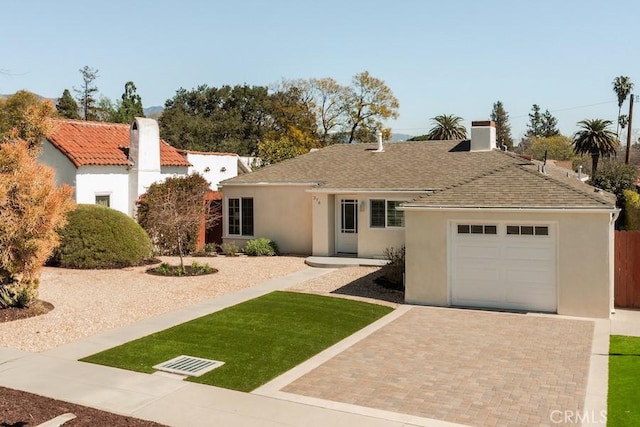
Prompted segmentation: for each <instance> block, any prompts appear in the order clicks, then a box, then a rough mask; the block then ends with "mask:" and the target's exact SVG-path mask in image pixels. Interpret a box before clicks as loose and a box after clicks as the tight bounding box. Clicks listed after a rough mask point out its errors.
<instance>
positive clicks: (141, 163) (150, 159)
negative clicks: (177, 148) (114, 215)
mask: <svg viewBox="0 0 640 427" xmlns="http://www.w3.org/2000/svg"><path fill="white" fill-rule="evenodd" d="M129 161H130V162H131V169H130V170H129V212H130V213H131V215H132V216H133V214H135V202H136V200H138V197H139V196H140V195H142V194H144V193H146V192H147V188H148V187H149V186H150V185H151V184H153V183H154V182H155V181H158V180H159V179H160V177H161V175H160V129H159V128H158V122H157V121H155V120H153V119H145V118H141V117H136V118H135V119H134V120H133V123H131V127H130V128H129Z"/></svg>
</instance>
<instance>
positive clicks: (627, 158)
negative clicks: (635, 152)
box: [624, 94, 633, 165]
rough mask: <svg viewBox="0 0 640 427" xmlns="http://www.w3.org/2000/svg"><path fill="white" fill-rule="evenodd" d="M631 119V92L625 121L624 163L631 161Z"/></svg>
mask: <svg viewBox="0 0 640 427" xmlns="http://www.w3.org/2000/svg"><path fill="white" fill-rule="evenodd" d="M632 121H633V94H631V99H630V100H629V123H627V156H626V157H625V159H624V163H625V164H627V165H628V164H629V162H630V161H631V123H632Z"/></svg>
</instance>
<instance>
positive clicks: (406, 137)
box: [391, 133, 413, 142]
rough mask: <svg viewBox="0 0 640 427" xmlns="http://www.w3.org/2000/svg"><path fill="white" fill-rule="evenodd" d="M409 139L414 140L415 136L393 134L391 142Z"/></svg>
mask: <svg viewBox="0 0 640 427" xmlns="http://www.w3.org/2000/svg"><path fill="white" fill-rule="evenodd" d="M409 138H413V135H407V134H404V133H392V134H391V142H398V141H406V140H408V139H409Z"/></svg>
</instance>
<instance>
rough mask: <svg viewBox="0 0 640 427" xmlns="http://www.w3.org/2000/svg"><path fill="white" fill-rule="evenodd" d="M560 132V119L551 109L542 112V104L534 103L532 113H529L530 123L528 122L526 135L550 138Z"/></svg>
mask: <svg viewBox="0 0 640 427" xmlns="http://www.w3.org/2000/svg"><path fill="white" fill-rule="evenodd" d="M559 134H560V131H559V130H558V119H556V118H555V117H554V116H553V115H552V114H551V112H549V110H545V112H544V113H541V112H540V106H539V105H538V104H533V106H532V107H531V113H529V123H528V124H527V132H526V133H525V135H526V136H528V137H535V138H550V137H552V136H556V135H559Z"/></svg>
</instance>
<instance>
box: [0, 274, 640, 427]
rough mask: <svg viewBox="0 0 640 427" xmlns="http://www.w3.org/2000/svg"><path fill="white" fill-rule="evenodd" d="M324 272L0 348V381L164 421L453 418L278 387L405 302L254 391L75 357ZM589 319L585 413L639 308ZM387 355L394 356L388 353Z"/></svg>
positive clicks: (596, 400) (387, 422) (636, 322)
mask: <svg viewBox="0 0 640 427" xmlns="http://www.w3.org/2000/svg"><path fill="white" fill-rule="evenodd" d="M330 271H332V270H330V269H314V268H309V269H306V270H302V271H299V272H296V273H293V274H291V275H288V276H286V277H283V278H278V279H273V280H269V281H267V282H264V283H262V284H260V285H258V286H255V287H252V288H248V289H244V290H242V291H239V292H236V293H234V294H229V295H226V296H224V297H221V298H218V299H215V300H211V301H207V302H205V303H202V304H199V305H197V306H193V307H188V308H185V309H182V310H178V311H175V312H172V313H166V314H164V315H161V316H158V317H155V318H152V319H148V320H145V321H143V322H139V323H136V324H133V325H129V326H126V327H121V328H118V329H114V330H112V331H107V332H105V333H103V334H100V335H97V336H94V337H90V338H87V339H83V340H80V341H77V342H74V343H70V344H67V345H64V346H62V347H59V348H56V349H53V350H49V351H47V352H44V353H39V354H32V353H27V352H23V351H20V350H15V349H9V348H0V385H2V386H5V387H10V388H14V389H18V390H24V391H28V392H32V393H36V394H39V395H43V396H47V397H51V398H55V399H60V400H64V401H68V402H72V403H77V404H81V405H86V406H90V407H94V408H98V409H102V410H106V411H109V412H114V413H117V414H122V415H128V416H133V417H138V418H143V419H148V420H152V421H156V422H159V423H163V424H167V425H171V426H214V425H215V426H217V425H233V426H266V427H272V426H273V427H277V426H326V425H331V426H338V427H340V426H345V427H358V426H373V427H377V426H381V427H382V426H389V427H401V426H407V427H408V426H436V427H451V426H456V425H459V424H454V423H449V422H445V421H439V420H434V419H430V418H424V417H420V416H412V415H407V414H402V413H398V412H391V411H386V410H382V409H379V408H366V407H363V406H358V405H351V404H346V403H340V402H331V401H328V400H324V399H312V398H298V399H288V398H287V397H286V394H287V393H281V392H278V390H282V389H283V388H284V387H285V386H286V385H287V384H288V383H290V382H292V381H293V380H294V379H295V378H297V377H299V376H300V375H301V374H302V373H304V372H309V371H310V370H312V369H314V368H315V367H318V366H320V365H322V364H324V363H325V362H326V361H327V360H330V359H331V358H332V357H334V356H336V355H338V354H340V353H342V352H343V351H345V350H347V349H349V348H351V347H353V346H354V345H356V344H357V343H358V342H360V341H362V340H364V339H365V338H366V337H368V336H369V335H371V334H373V333H376V331H379V330H381V329H384V328H385V327H387V326H388V325H389V324H390V323H392V322H393V321H395V320H397V319H398V318H399V317H401V316H403V315H404V314H406V313H407V312H408V311H410V310H412V309H411V306H401V307H400V308H398V309H397V310H395V311H394V312H392V313H391V314H389V315H388V316H385V317H384V318H382V319H380V320H378V321H377V322H375V323H374V324H372V325H370V326H369V327H367V328H365V329H363V330H361V331H359V332H358V333H356V334H354V335H353V336H351V337H349V338H347V339H346V340H344V341H342V342H340V343H338V344H336V345H335V346H333V347H331V348H329V349H327V350H325V352H323V353H321V354H320V355H318V356H316V357H314V358H312V359H310V360H309V361H308V362H306V363H305V364H303V365H301V366H300V367H298V368H294V369H293V370H292V371H290V372H289V373H287V374H285V375H283V376H282V377H279V378H278V379H277V380H276V381H275V382H274V383H269V384H267V385H265V386H264V387H263V388H260V389H258V390H256V391H255V392H254V393H241V392H236V391H232V390H226V389H221V388H217V387H212V386H205V385H201V384H195V383H191V382H187V381H182V380H181V379H180V378H178V377H176V376H172V375H169V374H162V373H156V374H153V375H149V374H142V373H136V372H130V371H125V370H120V369H116V368H110V367H105V366H99V365H93V364H89V363H83V362H78V361H77V359H79V358H82V357H85V356H88V355H91V354H94V353H96V352H99V351H102V350H105V349H107V348H111V347H113V346H116V345H119V344H122V343H125V342H128V341H130V340H132V339H136V338H139V337H142V336H145V335H148V334H150V333H153V332H156V331H160V330H164V329H166V328H168V327H171V326H174V325H176V324H179V323H183V322H185V321H189V320H192V319H194V318H197V317H200V316H202V315H205V314H209V313H212V312H215V311H218V310H221V309H223V308H226V307H229V306H232V305H235V304H238V303H240V302H242V301H245V300H248V299H251V298H255V297H258V296H261V295H264V294H266V293H268V292H271V291H274V290H283V289H287V288H289V287H291V286H292V285H294V284H296V283H299V282H302V281H305V280H308V279H312V278H315V277H319V276H321V275H323V274H326V273H328V272H330ZM550 317H554V318H558V319H560V318H562V316H550ZM568 319H573V318H568ZM585 320H591V321H593V320H594V319H585ZM594 324H595V330H594V337H593V343H592V348H591V362H590V366H589V375H588V380H587V387H586V389H587V390H586V399H585V406H584V410H585V412H586V411H600V410H601V409H602V408H605V409H606V393H607V375H608V357H607V353H608V337H609V333H619V334H629V335H638V336H640V311H630V310H619V311H618V312H617V313H616V314H615V315H613V316H612V319H611V320H597V321H595V322H594ZM390 362H391V363H394V361H393V360H390ZM594 413H598V412H594ZM471 424H473V423H471Z"/></svg>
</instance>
